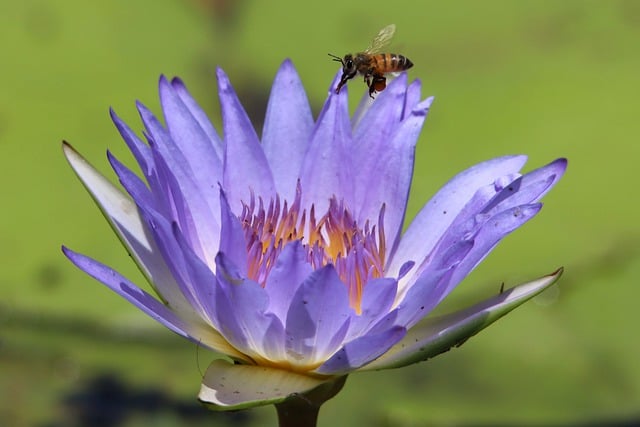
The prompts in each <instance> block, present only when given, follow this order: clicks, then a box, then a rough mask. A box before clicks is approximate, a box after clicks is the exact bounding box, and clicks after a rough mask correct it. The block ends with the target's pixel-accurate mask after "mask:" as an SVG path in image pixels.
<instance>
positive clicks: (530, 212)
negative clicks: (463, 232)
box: [440, 203, 542, 300]
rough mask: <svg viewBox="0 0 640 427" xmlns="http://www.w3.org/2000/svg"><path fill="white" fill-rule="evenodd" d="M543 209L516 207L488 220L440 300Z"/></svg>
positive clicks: (535, 205)
mask: <svg viewBox="0 0 640 427" xmlns="http://www.w3.org/2000/svg"><path fill="white" fill-rule="evenodd" d="M540 209H542V204H541V203H532V204H529V205H522V206H516V207H514V208H511V209H508V210H506V211H504V212H501V213H499V214H497V215H495V216H493V217H491V219H490V220H488V221H487V222H486V223H485V224H484V225H483V226H482V228H481V229H480V231H479V232H478V234H476V235H475V236H474V238H473V248H472V249H471V250H470V251H469V254H468V255H467V256H466V257H465V258H464V259H463V260H462V261H461V262H460V264H459V265H458V266H457V267H456V270H455V272H454V273H453V275H452V276H451V282H450V283H449V284H448V285H447V287H446V289H445V290H444V293H443V294H442V296H441V298H440V300H442V299H443V298H444V297H445V296H446V295H448V294H449V292H451V291H452V290H453V288H455V286H456V285H457V284H458V283H459V282H460V281H461V280H462V279H464V278H465V277H467V275H469V273H470V272H471V271H472V270H473V269H474V268H475V267H476V266H477V265H478V264H479V263H480V261H482V260H483V259H484V258H485V257H486V256H487V255H489V253H490V252H491V250H493V248H495V247H496V245H497V244H498V243H499V242H500V240H502V239H503V238H504V237H506V236H507V235H508V234H510V233H512V232H513V231H515V230H516V229H518V228H519V227H520V226H522V225H523V224H524V223H526V222H527V221H529V220H530V219H531V218H533V217H534V216H536V215H537V214H538V212H540Z"/></svg>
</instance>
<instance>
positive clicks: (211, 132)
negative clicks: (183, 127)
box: [171, 77, 223, 159]
mask: <svg viewBox="0 0 640 427" xmlns="http://www.w3.org/2000/svg"><path fill="white" fill-rule="evenodd" d="M171 86H173V89H174V90H175V91H176V93H177V94H178V96H179V97H180V99H181V100H182V102H183V103H184V105H185V106H186V107H187V108H188V109H189V112H191V115H192V116H193V118H194V119H195V120H196V121H197V122H198V124H199V125H200V128H201V129H202V131H203V132H204V133H205V134H206V135H207V138H208V139H209V141H211V143H212V145H213V148H214V150H215V152H216V155H217V157H218V159H222V156H223V151H222V150H223V148H222V139H221V138H220V136H218V132H216V129H215V128H214V127H213V125H212V124H211V121H210V120H209V117H207V114H206V113H205V112H204V110H203V109H202V108H200V105H198V103H197V102H196V101H195V99H193V97H192V96H191V94H190V93H189V91H188V90H187V87H186V86H185V85H184V83H183V82H182V80H180V79H179V78H177V77H174V78H173V79H171Z"/></svg>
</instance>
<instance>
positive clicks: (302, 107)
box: [262, 60, 313, 201]
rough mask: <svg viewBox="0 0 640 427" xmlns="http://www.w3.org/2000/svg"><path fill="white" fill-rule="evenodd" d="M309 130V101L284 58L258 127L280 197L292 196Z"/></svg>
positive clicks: (294, 71)
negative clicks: (262, 122) (260, 124)
mask: <svg viewBox="0 0 640 427" xmlns="http://www.w3.org/2000/svg"><path fill="white" fill-rule="evenodd" d="M312 129H313V116H312V115H311V107H310V106H309V100H308V99H307V95H306V93H305V91H304V87H303V86H302V82H301V81H300V77H299V76H298V73H297V72H296V70H295V68H294V66H293V64H292V63H291V61H290V60H286V61H284V62H283V63H282V65H281V66H280V69H279V70H278V73H277V74H276V78H275V80H274V82H273V86H272V87H271V95H270V97H269V104H268V105H267V113H266V116H265V120H264V128H263V130H262V148H263V149H264V153H265V156H266V157H267V160H268V161H269V165H270V167H271V172H272V173H273V179H274V181H275V183H276V186H277V191H278V194H279V195H280V197H281V198H282V199H283V200H289V201H292V200H293V199H294V196H295V192H296V184H297V182H298V178H299V177H300V170H301V168H302V162H303V160H304V154H305V153H306V151H307V144H308V141H309V136H310V135H311V131H312Z"/></svg>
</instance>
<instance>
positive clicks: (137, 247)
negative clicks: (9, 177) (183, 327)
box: [62, 143, 190, 310]
mask: <svg viewBox="0 0 640 427" xmlns="http://www.w3.org/2000/svg"><path fill="white" fill-rule="evenodd" d="M62 148H63V151H64V155H65V156H66V158H67V160H68V161H69V164H70V165H71V167H72V168H73V170H74V172H75V173H76V175H78V178H80V180H81V181H82V183H83V185H84V186H85V188H86V189H87V191H88V192H89V193H90V194H91V197H92V198H93V200H94V201H95V202H96V204H97V205H98V207H99V208H100V210H101V211H102V214H103V215H104V217H105V218H106V219H107V221H108V222H109V224H110V225H111V227H112V228H113V230H114V231H115V233H116V234H117V235H118V238H119V239H120V241H121V242H122V244H123V245H124V246H125V248H126V249H127V251H128V252H129V253H130V254H131V257H132V258H133V260H134V262H135V263H136V265H137V266H138V268H139V269H140V271H141V272H142V274H143V275H144V276H145V277H146V278H147V280H148V281H149V283H151V284H152V286H154V288H155V289H156V291H157V292H158V294H159V296H160V297H161V298H163V299H164V300H165V301H167V302H168V303H169V305H171V306H172V307H173V308H174V309H176V310H188V309H189V307H190V304H189V303H188V302H187V301H186V300H185V298H184V296H183V295H182V294H181V293H180V292H179V290H178V289H179V287H178V285H177V283H176V281H175V279H174V278H173V275H172V274H171V272H170V271H169V268H168V266H167V264H166V263H165V261H164V258H163V257H162V254H161V252H160V250H159V249H158V246H157V245H156V243H155V241H154V240H153V238H152V235H153V234H152V233H151V231H150V230H149V229H148V228H147V226H146V224H145V223H144V221H143V220H142V218H141V217H140V214H139V212H138V209H137V208H136V205H135V203H134V202H133V201H132V200H131V199H130V198H129V197H127V196H126V195H124V194H123V193H122V192H121V191H120V190H119V189H118V188H117V187H115V186H114V185H113V184H112V183H111V182H110V181H109V180H108V179H106V178H105V177H104V176H102V175H101V174H100V172H98V171H97V170H96V169H94V168H93V167H92V166H91V165H90V164H89V163H88V162H87V161H86V160H85V159H84V158H83V157H82V156H81V155H80V154H78V152H76V151H75V150H74V149H73V147H71V145H69V144H67V143H64V144H63V147H62Z"/></svg>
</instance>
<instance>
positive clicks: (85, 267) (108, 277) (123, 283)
mask: <svg viewBox="0 0 640 427" xmlns="http://www.w3.org/2000/svg"><path fill="white" fill-rule="evenodd" d="M62 252H63V253H64V254H65V256H66V257H67V258H69V260H71V262H72V263H74V264H75V265H76V266H77V267H78V268H80V269H81V270H82V271H84V272H85V273H87V274H88V275H89V276H91V277H93V278H94V279H96V280H98V281H100V282H102V283H103V284H105V285H106V286H107V287H108V288H109V289H111V290H112V291H114V292H116V293H117V294H118V295H120V296H122V297H123V298H124V299H126V300H127V301H129V302H130V303H131V304H133V305H135V306H136V307H137V308H139V309H140V310H142V311H143V312H144V313H146V314H147V315H148V316H150V317H151V318H153V319H154V320H156V321H157V322H159V323H161V324H162V325H164V326H165V327H167V328H169V329H170V330H172V331H173V332H175V333H177V334H178V335H182V336H183V337H185V338H189V339H191V340H192V341H194V342H197V340H196V339H195V338H194V337H193V336H191V335H190V334H189V333H188V332H187V331H188V329H189V327H188V325H187V324H185V323H184V322H183V321H182V320H181V319H180V318H178V316H176V314H175V313H174V312H172V311H171V310H170V309H169V308H167V306H165V305H164V304H162V303H161V302H160V301H158V300H157V299H155V298H154V297H152V296H151V295H149V294H148V293H146V292H145V291H143V290H142V289H140V288H139V287H137V286H136V285H134V284H133V283H131V282H130V281H129V280H128V279H126V278H125V277H123V276H122V275H120V274H119V273H118V272H117V271H115V270H112V269H111V268H109V267H107V266H105V265H104V264H101V263H99V262H98V261H95V260H93V259H91V258H89V257H87V256H84V255H82V254H79V253H77V252H74V251H72V250H71V249H69V248H67V247H65V246H63V247H62Z"/></svg>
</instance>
